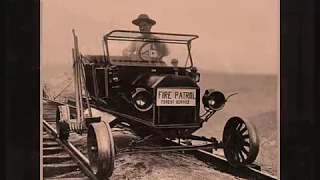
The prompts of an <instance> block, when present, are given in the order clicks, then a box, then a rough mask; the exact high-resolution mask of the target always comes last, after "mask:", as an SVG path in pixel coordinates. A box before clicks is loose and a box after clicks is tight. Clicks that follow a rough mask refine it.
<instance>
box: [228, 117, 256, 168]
mask: <svg viewBox="0 0 320 180" xmlns="http://www.w3.org/2000/svg"><path fill="white" fill-rule="evenodd" d="M222 139H223V140H222V142H223V151H224V155H225V157H226V159H227V160H228V162H229V163H230V164H231V165H232V166H234V167H241V166H245V165H248V164H251V163H253V162H254V161H255V160H256V158H257V156H258V152H259V143H260V142H259V138H258V135H257V131H256V128H255V126H254V125H253V124H252V123H251V122H250V121H248V120H244V119H242V118H239V117H232V118H230V119H229V120H228V122H227V123H226V125H225V127H224V130H223V138H222Z"/></svg>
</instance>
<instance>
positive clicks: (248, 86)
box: [48, 73, 278, 180]
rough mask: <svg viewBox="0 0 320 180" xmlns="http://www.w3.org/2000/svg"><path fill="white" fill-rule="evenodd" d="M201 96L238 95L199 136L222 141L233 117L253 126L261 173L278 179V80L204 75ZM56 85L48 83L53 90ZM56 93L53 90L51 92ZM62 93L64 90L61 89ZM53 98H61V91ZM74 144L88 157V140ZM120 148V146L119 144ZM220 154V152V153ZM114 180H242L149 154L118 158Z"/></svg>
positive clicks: (190, 161) (177, 157) (186, 158)
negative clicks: (214, 91)
mask: <svg viewBox="0 0 320 180" xmlns="http://www.w3.org/2000/svg"><path fill="white" fill-rule="evenodd" d="M52 82H53V81H52ZM199 85H200V87H201V88H202V92H201V94H203V90H204V89H205V88H214V89H217V90H220V91H222V92H223V93H225V94H226V95H228V94H231V93H234V92H237V93H239V94H238V95H236V96H233V97H231V98H230V99H229V101H228V102H227V104H226V106H225V107H224V109H222V110H221V111H219V112H217V113H216V114H215V115H214V116H213V117H212V118H211V119H210V120H209V121H208V122H207V123H205V124H204V127H203V128H202V129H200V130H199V131H198V132H196V134H197V135H203V136H209V137H212V136H213V137H216V138H217V139H218V140H220V139H221V136H222V132H223V127H224V125H225V123H226V122H227V120H228V119H229V118H230V117H232V116H240V117H242V118H246V119H248V120H250V121H252V122H253V123H254V125H255V126H256V128H257V131H258V135H259V139H260V152H259V155H258V157H257V160H256V164H258V165H260V166H261V168H262V170H263V171H265V172H267V173H269V174H272V175H275V176H276V175H277V168H278V167H277V158H278V157H277V152H278V149H277V143H278V142H277V77H276V76H257V75H225V74H213V73H202V74H201V80H200V84H199ZM57 86H59V85H57V84H50V83H48V89H50V87H56V89H59V88H57ZM51 89H53V88H51ZM60 89H63V87H61V86H60ZM51 92H52V93H51V94H59V92H58V90H55V92H53V91H51ZM70 92H72V87H70V88H68V89H67V90H66V92H65V93H63V94H62V95H61V96H60V97H59V98H60V99H63V98H67V97H69V96H72V95H70ZM125 139H127V138H124V137H120V138H118V139H117V138H115V143H116V144H117V143H120V144H121V143H122V141H124V140H125ZM71 141H72V143H73V144H74V145H75V146H76V147H79V148H80V150H81V151H82V152H83V153H85V154H86V149H85V146H86V136H85V135H84V136H78V135H72V136H71ZM118 145H119V144H118ZM217 153H219V154H221V152H217ZM111 179H112V180H113V179H134V180H135V179H141V180H147V179H148V180H149V179H154V180H156V179H184V180H189V179H190V180H191V179H204V180H205V179H211V180H215V179H220V180H229V179H230V180H231V179H240V178H238V177H233V176H231V175H228V174H224V173H222V172H219V171H217V170H215V169H214V168H213V167H212V166H209V165H207V164H205V163H203V162H200V161H199V160H197V159H195V158H194V157H192V156H190V155H186V154H180V153H150V154H134V155H127V154H126V155H120V156H117V157H116V162H115V171H114V174H113V176H112V178H111Z"/></svg>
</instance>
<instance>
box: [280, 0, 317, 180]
mask: <svg viewBox="0 0 320 180" xmlns="http://www.w3.org/2000/svg"><path fill="white" fill-rule="evenodd" d="M315 10H316V8H315V1H314V0H281V10H280V13H281V18H280V21H281V31H280V32H281V38H280V44H281V45H280V53H281V54H280V59H281V60H280V74H281V75H280V77H281V79H280V81H281V82H280V87H281V90H280V94H281V95H280V101H281V102H280V104H281V110H280V129H281V130H280V146H281V147H280V161H281V162H280V169H281V170H280V174H281V176H280V179H281V180H282V179H290V180H294V179H305V180H307V179H315V177H314V162H315V160H314V158H315V157H314V153H313V151H314V147H313V142H314V141H313V135H314V123H315V119H316V116H315V115H316V107H315V106H316V98H315V97H316V94H317V93H319V91H317V88H316V83H315V82H316V71H317V68H319V66H318V65H317V64H316V58H315V38H314V37H315V32H316V31H315V21H314V17H315ZM318 110H319V109H318Z"/></svg>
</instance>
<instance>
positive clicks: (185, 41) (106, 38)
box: [103, 30, 199, 69]
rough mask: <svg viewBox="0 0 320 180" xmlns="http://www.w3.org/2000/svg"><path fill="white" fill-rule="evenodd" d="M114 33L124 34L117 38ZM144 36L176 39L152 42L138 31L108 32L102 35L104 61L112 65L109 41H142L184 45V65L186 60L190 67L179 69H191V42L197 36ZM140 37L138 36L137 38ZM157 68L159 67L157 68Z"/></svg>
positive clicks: (159, 33)
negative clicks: (127, 34)
mask: <svg viewBox="0 0 320 180" xmlns="http://www.w3.org/2000/svg"><path fill="white" fill-rule="evenodd" d="M116 33H124V36H119V35H114V34H116ZM125 33H130V34H137V36H134V37H131V36H125ZM144 33H145V34H151V35H167V36H172V37H177V38H168V39H165V38H160V39H157V40H152V39H147V40H146V38H142V37H141V32H140V31H130V30H113V31H111V32H109V33H108V34H106V35H104V37H103V46H104V48H103V52H104V57H105V60H106V61H107V63H108V64H111V65H113V64H112V62H111V60H110V52H109V46H108V45H109V44H108V42H109V41H128V42H129V41H138V42H142V41H147V42H155V41H157V42H162V43H168V44H185V45H186V46H187V51H188V55H187V59H186V61H185V63H186V64H187V62H188V60H189V61H190V66H188V67H187V66H186V65H185V66H184V67H179V68H183V69H189V68H191V67H193V59H192V55H191V42H192V41H193V40H195V39H197V38H199V36H198V35H194V34H177V33H163V32H144ZM139 35H140V36H139ZM178 37H183V38H184V39H183V38H182V39H181V38H180V39H179V38H178ZM146 67H153V66H146ZM157 67H159V66H157Z"/></svg>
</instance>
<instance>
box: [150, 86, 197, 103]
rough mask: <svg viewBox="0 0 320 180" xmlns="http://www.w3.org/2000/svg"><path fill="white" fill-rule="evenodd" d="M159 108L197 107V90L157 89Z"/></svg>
mask: <svg viewBox="0 0 320 180" xmlns="http://www.w3.org/2000/svg"><path fill="white" fill-rule="evenodd" d="M156 99H157V101H156V105H157V106H195V105H196V89H171V88H158V89H157V98H156Z"/></svg>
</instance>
